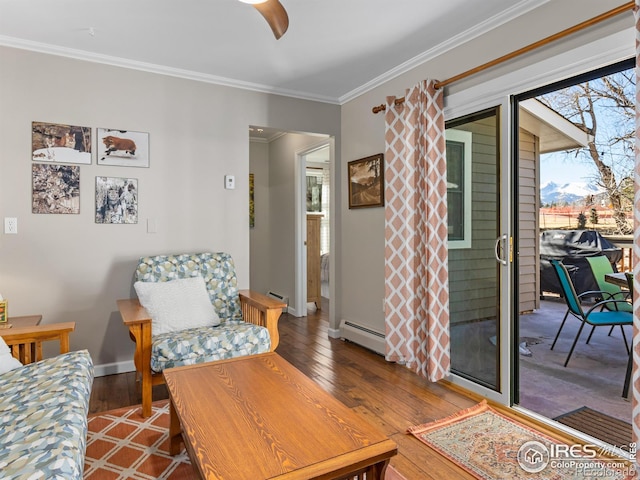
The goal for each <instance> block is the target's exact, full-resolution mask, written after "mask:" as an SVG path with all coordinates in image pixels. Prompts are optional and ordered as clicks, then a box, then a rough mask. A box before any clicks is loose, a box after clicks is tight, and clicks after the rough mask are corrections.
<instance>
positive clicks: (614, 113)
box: [538, 69, 636, 234]
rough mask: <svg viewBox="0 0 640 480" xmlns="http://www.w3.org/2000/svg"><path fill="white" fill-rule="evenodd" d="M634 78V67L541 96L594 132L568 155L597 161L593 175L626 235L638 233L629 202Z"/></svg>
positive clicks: (579, 124) (568, 118) (633, 125)
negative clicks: (586, 141)
mask: <svg viewBox="0 0 640 480" xmlns="http://www.w3.org/2000/svg"><path fill="white" fill-rule="evenodd" d="M635 82H636V80H635V72H634V70H633V69H629V70H624V71H621V72H618V73H614V74H611V75H607V76H604V77H600V78H597V79H594V80H590V81H588V82H584V83H579V84H576V85H573V86H571V87H567V88H563V89H561V90H556V91H555V92H551V93H549V94H546V95H542V96H540V97H538V100H540V101H541V102H542V103H544V104H545V105H547V106H548V107H549V108H551V109H553V110H555V111H556V112H558V113H559V114H560V115H562V116H563V117H565V118H566V119H567V120H569V121H571V122H572V123H573V124H575V125H576V126H577V127H578V128H580V129H582V130H583V131H584V132H586V133H587V134H589V135H590V141H589V143H588V145H587V146H586V147H582V148H578V149H573V150H569V151H567V152H565V155H573V156H576V157H583V158H586V159H588V160H590V161H591V162H592V163H593V164H594V166H595V169H596V175H595V178H594V180H595V182H596V184H597V185H598V186H600V187H602V188H603V189H604V190H605V192H606V194H607V197H608V199H609V203H610V204H611V209H612V210H613V219H614V221H615V225H616V233H621V234H629V233H632V232H633V227H632V225H631V224H630V222H629V221H628V219H627V213H626V210H627V208H626V207H627V206H628V205H629V204H632V203H633V191H632V189H631V192H630V191H629V190H630V189H629V188H628V182H629V180H628V179H629V178H633V177H632V172H633V166H634V141H635V102H634V98H635Z"/></svg>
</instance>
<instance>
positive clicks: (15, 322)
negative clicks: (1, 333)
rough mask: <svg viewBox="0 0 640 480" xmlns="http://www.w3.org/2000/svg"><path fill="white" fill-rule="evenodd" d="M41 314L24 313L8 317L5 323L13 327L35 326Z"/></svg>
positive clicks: (39, 320)
mask: <svg viewBox="0 0 640 480" xmlns="http://www.w3.org/2000/svg"><path fill="white" fill-rule="evenodd" d="M41 321H42V315H24V316H22V317H9V318H8V319H7V323H8V324H9V325H11V326H12V327H13V328H21V327H35V326H36V325H40V322H41Z"/></svg>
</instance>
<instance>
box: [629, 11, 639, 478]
mask: <svg viewBox="0 0 640 480" xmlns="http://www.w3.org/2000/svg"><path fill="white" fill-rule="evenodd" d="M639 9H640V0H636V6H635V8H634V10H633V12H634V16H635V20H636V148H635V155H636V161H635V174H634V192H635V194H634V199H633V223H634V229H633V231H634V235H633V236H634V238H633V277H634V279H635V281H634V285H633V286H634V292H633V372H632V375H631V396H632V399H631V402H632V403H631V405H632V410H631V412H632V413H631V416H632V418H633V422H632V424H633V441H634V442H636V444H637V443H638V442H640V371H638V365H639V364H640V291H639V290H638V282H639V281H640V82H638V78H640V14H639V13H638V12H639ZM636 465H638V466H639V467H640V460H639V458H638V456H636Z"/></svg>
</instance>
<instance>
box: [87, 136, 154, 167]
mask: <svg viewBox="0 0 640 480" xmlns="http://www.w3.org/2000/svg"><path fill="white" fill-rule="evenodd" d="M96 136H97V137H98V160H97V162H96V163H97V164H98V165H115V166H118V167H148V166H149V134H148V133H144V132H132V131H129V130H116V129H113V128H98V133H97V135H96Z"/></svg>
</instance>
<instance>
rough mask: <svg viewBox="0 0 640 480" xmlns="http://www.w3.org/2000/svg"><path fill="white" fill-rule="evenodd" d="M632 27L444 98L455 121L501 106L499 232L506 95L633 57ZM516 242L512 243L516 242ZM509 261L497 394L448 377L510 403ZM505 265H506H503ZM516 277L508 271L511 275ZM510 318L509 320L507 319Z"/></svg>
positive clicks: (505, 183) (506, 214) (508, 126)
mask: <svg viewBox="0 0 640 480" xmlns="http://www.w3.org/2000/svg"><path fill="white" fill-rule="evenodd" d="M634 37H635V28H633V27H630V28H628V29H625V30H623V31H619V32H615V33H613V34H609V35H605V36H604V37H601V38H598V39H596V40H593V41H591V42H585V43H582V44H581V45H579V46H578V47H576V48H573V49H570V50H568V51H565V52H563V53H560V54H558V55H555V56H553V57H550V58H546V59H543V60H540V61H539V62H534V63H529V64H527V65H525V66H523V67H522V68H519V69H516V70H513V71H511V72H508V73H505V74H503V75H500V76H499V77H497V78H491V77H488V78H487V79H486V80H484V81H483V80H482V74H479V75H478V76H477V77H478V78H476V79H475V83H474V84H473V86H470V87H468V88H463V89H456V90H455V91H453V92H450V93H449V94H448V95H447V96H446V97H445V119H446V120H450V119H455V118H459V117H462V116H465V115H470V114H473V113H474V112H479V111H482V110H486V109H488V108H492V107H495V106H500V115H501V119H500V125H501V127H500V135H501V142H500V144H501V152H500V153H501V155H502V157H501V162H500V163H501V166H502V168H503V171H502V172H501V178H502V185H501V187H500V191H501V198H502V200H503V202H505V203H506V204H507V205H506V206H504V205H503V208H502V218H501V220H502V221H503V222H504V223H502V225H503V231H505V233H508V235H509V236H510V237H511V238H513V235H514V233H515V232H516V231H517V224H516V223H514V221H515V219H516V218H517V214H516V213H514V212H513V210H514V208H513V206H512V205H513V203H514V197H512V195H513V189H514V188H515V187H516V185H514V181H513V177H514V175H515V174H517V171H514V169H516V168H517V166H516V165H513V163H514V162H513V156H512V152H513V150H512V149H513V138H512V135H513V133H512V124H513V112H512V108H511V98H512V96H514V95H518V94H520V93H522V92H526V91H529V90H533V89H535V88H536V87H539V86H541V85H547V84H550V83H554V82H555V81H558V80H561V79H563V78H568V77H575V76H576V75H578V74H579V73H580V72H584V71H590V70H595V69H597V68H599V67H601V66H603V65H606V64H613V63H616V62H619V61H622V60H625V59H627V58H629V57H633V56H635V45H634V43H633V38H634ZM515 243H516V245H517V241H516V242H515ZM514 265H517V261H516V262H514V263H510V264H509V267H508V271H507V272H505V273H506V274H507V277H506V278H507V280H506V281H505V279H504V276H503V281H502V285H501V289H500V292H501V295H502V296H503V298H502V312H501V322H500V328H501V330H500V334H501V345H500V361H501V363H500V375H501V377H500V378H501V392H495V391H493V390H490V389H488V388H486V387H482V386H480V385H478V384H476V383H474V382H471V381H469V380H466V379H463V378H460V377H457V376H455V375H451V376H450V381H451V382H452V383H453V384H456V385H460V386H462V387H464V388H466V389H468V390H470V391H472V392H475V393H478V394H480V395H482V396H484V397H487V398H489V399H492V400H494V401H496V402H498V403H500V404H502V405H505V406H508V407H513V406H514V405H513V396H512V395H513V388H514V382H513V376H514V371H515V362H517V361H518V359H517V352H518V350H517V345H514V344H515V343H517V342H516V341H515V340H514V339H515V333H516V332H515V331H514V321H515V320H514V318H517V316H514V311H515V309H516V308H517V302H516V300H517V297H516V296H515V295H517V290H516V289H515V287H514V285H513V280H509V272H514V271H516V270H514V268H515V267H514ZM505 268H507V267H505ZM502 270H503V271H504V270H505V269H502ZM513 277H516V278H517V275H513V274H511V278H513ZM508 317H511V318H508Z"/></svg>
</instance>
